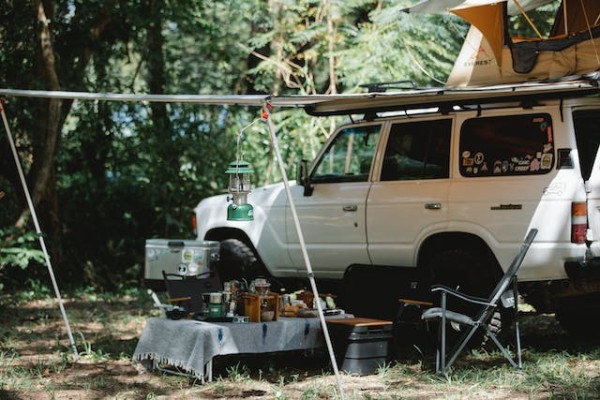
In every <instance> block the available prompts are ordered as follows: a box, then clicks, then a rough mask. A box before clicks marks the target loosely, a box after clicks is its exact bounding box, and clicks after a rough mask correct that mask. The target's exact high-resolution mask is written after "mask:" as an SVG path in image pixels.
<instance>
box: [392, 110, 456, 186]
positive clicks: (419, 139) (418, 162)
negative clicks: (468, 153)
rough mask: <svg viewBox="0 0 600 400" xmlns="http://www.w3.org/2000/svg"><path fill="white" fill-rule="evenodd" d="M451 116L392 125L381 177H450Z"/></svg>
mask: <svg viewBox="0 0 600 400" xmlns="http://www.w3.org/2000/svg"><path fill="white" fill-rule="evenodd" d="M451 126H452V120H450V119H446V120H437V121H425V122H410V123H401V124H394V125H392V129H391V130H390V137H389V139H388V143H387V146H386V148H385V155H384V159H383V168H382V170H381V180H382V181H396V180H414V179H436V178H448V176H449V167H448V165H449V155H450V129H451Z"/></svg>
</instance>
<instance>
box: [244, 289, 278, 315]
mask: <svg viewBox="0 0 600 400" xmlns="http://www.w3.org/2000/svg"><path fill="white" fill-rule="evenodd" d="M263 305H264V306H266V307H263ZM263 308H264V310H265V311H273V319H272V321H277V320H278V319H279V295H278V294H277V293H271V292H269V293H268V294H267V296H265V297H261V296H259V295H257V294H252V293H246V294H244V315H245V316H247V317H248V320H249V321H250V322H262V311H263Z"/></svg>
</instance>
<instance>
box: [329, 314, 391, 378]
mask: <svg viewBox="0 0 600 400" xmlns="http://www.w3.org/2000/svg"><path fill="white" fill-rule="evenodd" d="M327 326H328V329H329V333H330V336H331V341H332V344H333V350H334V353H335V355H336V360H337V363H338V366H339V368H340V370H342V371H345V372H348V373H354V374H359V375H369V374H373V373H375V372H376V371H377V369H378V368H379V367H381V366H384V365H385V364H386V363H387V361H388V355H389V343H390V341H391V339H392V321H384V320H377V319H370V318H345V319H335V320H329V321H327Z"/></svg>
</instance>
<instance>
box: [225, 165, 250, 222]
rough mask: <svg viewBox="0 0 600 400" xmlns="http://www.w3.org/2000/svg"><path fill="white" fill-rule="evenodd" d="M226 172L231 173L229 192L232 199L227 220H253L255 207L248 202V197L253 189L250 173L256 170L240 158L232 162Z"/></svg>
mask: <svg viewBox="0 0 600 400" xmlns="http://www.w3.org/2000/svg"><path fill="white" fill-rule="evenodd" d="M225 173H227V174H229V193H231V198H230V199H231V201H232V203H231V204H230V205H229V207H227V220H228V221H253V220H254V208H253V207H252V205H251V204H248V199H247V198H248V193H250V191H251V185H250V174H253V173H254V170H253V169H252V167H251V166H250V164H249V163H247V162H246V161H243V160H239V161H234V162H232V163H230V164H229V168H227V171H225ZM228 199H229V198H228Z"/></svg>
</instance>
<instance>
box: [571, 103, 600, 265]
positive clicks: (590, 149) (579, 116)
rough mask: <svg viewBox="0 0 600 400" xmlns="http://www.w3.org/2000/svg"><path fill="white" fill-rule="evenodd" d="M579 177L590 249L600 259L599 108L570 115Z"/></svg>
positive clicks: (578, 111) (577, 111)
mask: <svg viewBox="0 0 600 400" xmlns="http://www.w3.org/2000/svg"><path fill="white" fill-rule="evenodd" d="M573 124H574V128H575V139H576V142H577V153H578V155H579V165H580V168H581V176H582V178H583V180H584V182H586V191H587V216H588V221H587V222H588V227H589V234H588V240H590V241H591V246H590V249H591V251H592V254H593V255H594V256H595V257H600V157H599V155H600V152H599V147H600V146H599V144H600V108H595V109H590V108H588V109H580V110H575V111H574V112H573Z"/></svg>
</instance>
